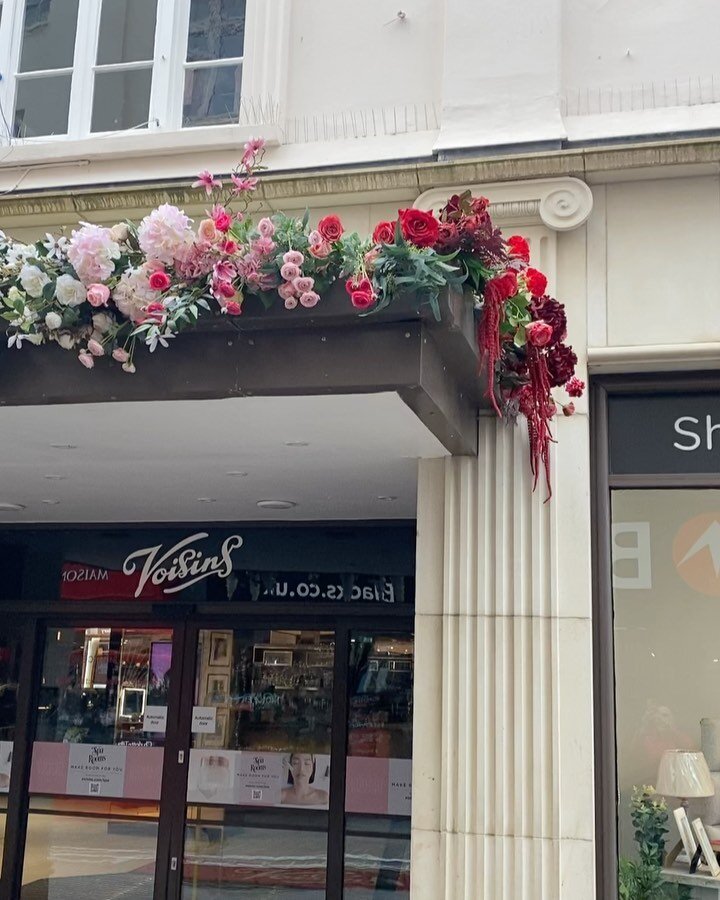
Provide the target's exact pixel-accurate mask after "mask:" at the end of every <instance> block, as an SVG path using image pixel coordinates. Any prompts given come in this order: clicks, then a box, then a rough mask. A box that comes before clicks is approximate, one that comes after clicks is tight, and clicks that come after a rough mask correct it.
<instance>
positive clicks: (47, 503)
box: [40, 500, 60, 506]
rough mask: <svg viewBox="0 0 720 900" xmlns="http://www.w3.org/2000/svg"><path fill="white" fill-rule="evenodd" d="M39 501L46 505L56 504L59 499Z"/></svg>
mask: <svg viewBox="0 0 720 900" xmlns="http://www.w3.org/2000/svg"><path fill="white" fill-rule="evenodd" d="M40 502H41V503H44V504H45V505H46V506H57V505H58V503H59V502H60V501H59V500H41V501H40Z"/></svg>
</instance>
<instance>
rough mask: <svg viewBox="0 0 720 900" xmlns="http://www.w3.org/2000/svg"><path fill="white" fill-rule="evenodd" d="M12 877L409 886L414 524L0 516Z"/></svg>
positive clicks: (106, 886)
mask: <svg viewBox="0 0 720 900" xmlns="http://www.w3.org/2000/svg"><path fill="white" fill-rule="evenodd" d="M0 569H1V570H2V576H3V577H2V585H3V586H2V589H1V590H2V604H3V607H4V614H3V617H2V621H3V626H2V632H1V634H0V637H1V639H2V640H1V646H0V677H1V679H2V686H1V687H0V714H1V716H2V721H1V724H0V728H1V729H2V732H1V737H0V790H1V791H2V792H3V794H4V797H5V804H4V806H5V809H4V813H3V823H4V843H3V862H2V866H3V868H2V892H3V896H6V897H10V896H20V897H22V898H41V897H42V898H54V897H57V898H60V897H66V896H68V897H69V896H73V897H76V898H83V897H98V896H103V897H111V896H112V897H120V896H122V897H144V898H150V897H158V898H159V897H163V898H166V897H186V898H210V897H213V898H214V897H220V896H248V897H258V898H265V897H270V896H272V897H283V898H295V897H302V898H313V900H314V898H324V897H326V896H327V897H341V896H344V897H348V898H358V900H360V898H362V900H365V898H373V897H381V896H392V897H406V898H407V897H409V872H410V813H411V779H412V772H411V767H412V762H411V760H412V720H413V701H412V696H413V694H412V690H413V667H414V666H413V660H414V652H413V629H414V622H413V612H414V590H415V587H414V575H415V526H414V522H412V521H410V522H405V521H394V522H392V523H382V522H380V523H371V522H367V523H366V522H363V523H353V524H352V525H337V524H334V525H333V524H328V525H323V524H312V525H308V524H284V525H283V524H279V523H278V524H275V525H273V526H261V525H253V524H242V523H240V524H234V525H232V526H230V525H227V524H223V525H222V526H220V527H210V526H208V527H199V526H198V525H197V523H194V524H193V525H190V526H189V527H186V528H179V527H157V528H148V527H144V528H137V527H136V528H124V529H122V528H121V529H119V528H116V527H113V528H112V529H110V528H108V527H102V526H98V527H94V528H63V529H55V530H53V529H47V528H39V529H34V530H27V529H22V530H18V529H14V530H7V531H5V532H3V533H2V535H0Z"/></svg>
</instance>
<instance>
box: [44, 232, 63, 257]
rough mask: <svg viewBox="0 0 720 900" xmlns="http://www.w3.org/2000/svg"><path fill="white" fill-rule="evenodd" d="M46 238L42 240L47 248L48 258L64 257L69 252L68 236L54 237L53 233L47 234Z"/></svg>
mask: <svg viewBox="0 0 720 900" xmlns="http://www.w3.org/2000/svg"><path fill="white" fill-rule="evenodd" d="M45 237H46V240H44V241H43V242H42V245H43V247H44V248H45V249H46V250H47V258H48V259H62V258H63V257H64V256H65V254H66V252H67V245H68V239H67V238H66V237H59V238H54V237H53V236H52V235H51V234H49V233H46V234H45Z"/></svg>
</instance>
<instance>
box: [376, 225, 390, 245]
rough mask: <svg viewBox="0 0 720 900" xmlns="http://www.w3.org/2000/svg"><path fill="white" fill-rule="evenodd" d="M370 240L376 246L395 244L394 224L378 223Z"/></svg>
mask: <svg viewBox="0 0 720 900" xmlns="http://www.w3.org/2000/svg"><path fill="white" fill-rule="evenodd" d="M372 239H373V241H374V242H375V243H376V244H394V243H395V223H394V222H378V223H377V225H376V226H375V231H373V234H372Z"/></svg>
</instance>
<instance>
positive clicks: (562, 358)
mask: <svg viewBox="0 0 720 900" xmlns="http://www.w3.org/2000/svg"><path fill="white" fill-rule="evenodd" d="M576 365H577V356H576V354H575V351H574V350H573V348H572V347H570V346H568V345H567V344H557V346H555V347H552V348H551V349H550V350H548V353H547V367H548V373H549V375H550V384H551V386H552V387H560V385H563V384H565V382H566V381H569V380H570V379H571V378H572V377H573V375H574V374H575V366H576Z"/></svg>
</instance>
